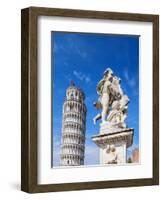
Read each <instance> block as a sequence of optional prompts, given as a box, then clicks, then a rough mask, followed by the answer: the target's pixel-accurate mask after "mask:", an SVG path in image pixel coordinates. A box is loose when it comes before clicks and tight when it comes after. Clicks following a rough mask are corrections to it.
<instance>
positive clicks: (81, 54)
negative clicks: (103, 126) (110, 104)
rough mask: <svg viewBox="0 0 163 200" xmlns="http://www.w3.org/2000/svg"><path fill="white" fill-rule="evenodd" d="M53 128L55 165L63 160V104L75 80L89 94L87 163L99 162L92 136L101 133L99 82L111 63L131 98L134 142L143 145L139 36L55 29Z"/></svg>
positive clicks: (129, 150)
mask: <svg viewBox="0 0 163 200" xmlns="http://www.w3.org/2000/svg"><path fill="white" fill-rule="evenodd" d="M51 41H52V105H53V110H52V132H53V165H54V166H57V165H58V164H59V159H60V158H59V153H60V143H61V126H62V105H63V102H64V99H65V92H66V89H67V87H68V86H69V85H70V81H71V80H73V81H74V82H75V84H76V85H77V86H78V87H80V88H81V89H82V90H83V91H84V92H85V95H86V100H85V103H86V106H87V110H88V111H87V123H86V149H85V164H86V165H91V164H93V165H94V164H99V148H98V147H97V146H96V144H94V143H93V142H92V140H91V136H92V135H95V134H98V132H99V123H100V122H98V123H97V124H96V125H94V124H93V121H92V119H93V117H94V116H95V115H96V114H97V112H98V111H97V110H96V109H95V108H94V107H93V102H94V101H96V100H97V99H98V95H97V93H96V86H97V83H98V81H99V80H101V79H102V77H103V72H104V70H105V69H106V68H107V67H110V68H111V69H112V70H113V72H114V74H115V75H116V76H118V77H120V78H121V86H122V89H123V91H124V93H125V94H127V95H128V97H129V99H130V103H129V109H128V117H127V120H126V122H127V124H128V127H130V128H134V140H133V146H132V147H131V148H129V149H128V156H129V155H130V154H131V150H132V149H133V148H134V147H139V132H138V129H139V123H138V122H139V36H134V35H133V36H131V35H129V36H128V35H111V34H110V35H105V34H89V33H88V34H87V33H83V34H82V33H66V32H52V40H51Z"/></svg>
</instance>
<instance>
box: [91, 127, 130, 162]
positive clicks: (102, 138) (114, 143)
mask: <svg viewBox="0 0 163 200" xmlns="http://www.w3.org/2000/svg"><path fill="white" fill-rule="evenodd" d="M133 134H134V129H133V128H115V127H114V128H112V127H109V126H108V124H101V127H100V134H98V135H94V136H93V137H92V140H93V142H95V143H96V144H97V146H98V147H100V164H125V163H126V162H127V148H128V147H130V146H131V145H132V143H133Z"/></svg>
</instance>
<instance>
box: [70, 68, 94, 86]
mask: <svg viewBox="0 0 163 200" xmlns="http://www.w3.org/2000/svg"><path fill="white" fill-rule="evenodd" d="M73 75H74V76H75V77H76V78H77V79H79V80H80V81H85V82H86V83H90V82H91V79H90V77H89V76H87V75H85V74H84V73H82V72H78V71H76V70H74V71H73Z"/></svg>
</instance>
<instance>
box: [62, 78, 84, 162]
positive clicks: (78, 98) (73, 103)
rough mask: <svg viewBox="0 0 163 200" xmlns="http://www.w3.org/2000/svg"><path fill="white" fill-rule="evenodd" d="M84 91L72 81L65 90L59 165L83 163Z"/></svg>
mask: <svg viewBox="0 0 163 200" xmlns="http://www.w3.org/2000/svg"><path fill="white" fill-rule="evenodd" d="M84 100H85V95H84V92H83V91H82V90H81V89H80V88H78V87H76V86H75V84H74V83H73V82H72V83H71V85H70V86H69V87H68V88H67V90H66V98H65V101H64V104H63V113H62V138H61V152H60V165H61V166H78V165H84V152H85V130H86V113H87V109H86V105H85V103H84Z"/></svg>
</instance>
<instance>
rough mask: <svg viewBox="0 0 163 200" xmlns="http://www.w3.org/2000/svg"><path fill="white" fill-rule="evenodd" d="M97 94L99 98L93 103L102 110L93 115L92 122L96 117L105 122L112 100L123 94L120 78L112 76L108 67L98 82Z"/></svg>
mask: <svg viewBox="0 0 163 200" xmlns="http://www.w3.org/2000/svg"><path fill="white" fill-rule="evenodd" d="M97 94H98V95H99V99H98V102H95V103H94V106H95V107H96V108H97V109H102V111H101V113H99V114H97V115H96V116H95V117H94V119H93V121H94V124H96V121H97V120H98V119H102V122H105V121H106V118H107V115H108V114H109V111H110V106H111V105H112V103H113V101H115V100H117V99H120V98H121V96H122V95H123V91H122V88H121V86H120V78H118V77H116V76H113V71H112V70H111V69H110V68H107V69H106V70H105V72H104V77H103V79H102V80H101V81H100V82H99V83H98V85H97Z"/></svg>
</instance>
